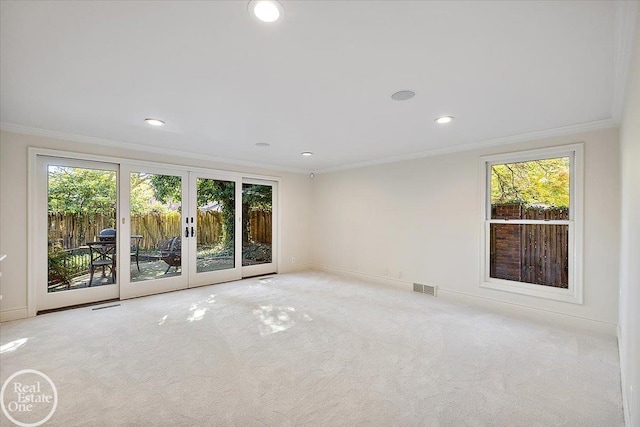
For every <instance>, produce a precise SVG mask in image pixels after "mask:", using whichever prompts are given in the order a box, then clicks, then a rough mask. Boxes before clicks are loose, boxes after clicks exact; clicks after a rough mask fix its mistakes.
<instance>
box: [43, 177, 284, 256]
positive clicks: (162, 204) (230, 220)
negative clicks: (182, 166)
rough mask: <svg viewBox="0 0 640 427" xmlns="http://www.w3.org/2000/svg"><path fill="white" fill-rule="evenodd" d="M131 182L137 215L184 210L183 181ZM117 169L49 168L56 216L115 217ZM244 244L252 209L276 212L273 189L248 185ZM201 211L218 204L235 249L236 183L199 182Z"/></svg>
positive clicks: (52, 208)
mask: <svg viewBox="0 0 640 427" xmlns="http://www.w3.org/2000/svg"><path fill="white" fill-rule="evenodd" d="M129 180H130V189H131V197H130V209H131V213H134V214H145V213H149V212H161V213H167V212H169V211H175V210H176V209H178V210H180V208H181V201H182V178H181V177H180V176H174V175H161V174H146V173H133V174H131V176H130V177H129ZM116 187H117V180H116V172H115V171H104V170H94V169H86V168H75V167H62V166H51V167H50V168H49V211H50V212H52V213H77V214H83V215H93V214H103V215H108V216H113V217H114V218H115V212H116V203H117V197H116V194H117V188H116ZM242 192H243V197H242V208H243V209H242V210H243V221H244V224H243V233H242V235H243V241H245V240H248V235H249V234H248V228H249V223H248V221H249V215H248V212H249V211H250V210H252V209H271V204H272V195H271V187H269V186H264V185H254V184H243V186H242ZM197 203H198V207H205V206H208V205H211V204H212V203H218V204H219V207H220V210H221V212H222V218H223V224H222V229H223V244H224V246H225V247H231V246H232V245H233V239H234V233H235V231H234V230H235V183H234V182H231V181H221V180H214V179H205V178H199V179H198V180H197Z"/></svg>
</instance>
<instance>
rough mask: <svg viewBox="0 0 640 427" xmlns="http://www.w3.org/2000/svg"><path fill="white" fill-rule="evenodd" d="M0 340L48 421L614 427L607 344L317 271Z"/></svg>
mask: <svg viewBox="0 0 640 427" xmlns="http://www.w3.org/2000/svg"><path fill="white" fill-rule="evenodd" d="M24 339H26V341H19V340H24ZM0 344H2V345H4V346H5V347H4V348H5V350H4V352H3V353H2V354H1V355H0V362H1V363H0V380H1V381H2V382H3V383H4V381H5V380H6V379H7V378H8V377H9V376H10V375H11V374H13V373H14V372H16V371H18V370H21V369H27V368H31V369H37V370H39V371H42V372H43V373H45V374H47V375H48V376H49V377H50V378H51V379H52V380H53V382H54V383H55V385H56V387H57V389H58V395H59V403H58V407H57V410H56V412H55V414H54V415H53V417H52V418H51V420H50V421H49V423H48V425H57V426H79V425H95V426H100V425H129V426H137V425H140V426H141V425H166V426H209V425H212V426H213V425H216V426H217V425H237V426H259V425H266V426H289V425H310V426H355V425H361V426H389V425H398V426H488V425H491V426H528V427H531V426H557V425H563V426H621V425H623V418H622V409H621V405H622V404H621V392H620V371H619V362H618V352H617V345H616V340H615V338H614V337H609V336H604V335H599V334H595V333H588V332H583V331H576V330H573V329H569V328H566V327H563V326H561V325H559V326H557V327H555V326H550V325H545V324H539V323H534V322H532V321H528V320H521V319H517V318H512V317H508V316H503V315H499V314H494V313H491V312H488V311H483V310H482V309H478V308H469V307H463V306H458V305H454V304H450V303H447V302H444V301H442V300H441V299H438V298H433V297H429V296H426V295H423V294H417V293H414V292H409V291H407V292H404V291H400V290H396V289H391V288H384V287H378V286H375V285H371V284H367V283H364V282H360V281H356V280H353V279H348V278H344V277H339V276H334V275H329V274H324V273H318V272H305V273H298V274H285V275H276V276H273V277H272V278H271V279H267V280H259V279H247V280H243V281H239V282H234V283H227V284H221V285H215V286H208V287H203V288H197V289H190V290H186V291H180V292H173V293H168V294H163V295H155V296H150V297H144V298H139V299H134V300H127V301H122V302H121V305H120V306H118V307H113V308H108V309H104V310H92V309H91V308H80V309H75V310H69V311H64V312H57V313H50V314H45V315H41V316H38V317H36V318H33V319H27V320H21V321H15V322H9V323H5V324H2V325H0ZM8 344H10V345H8ZM0 417H1V418H0V424H2V425H7V424H5V423H6V422H7V419H6V418H5V417H4V415H2V414H0Z"/></svg>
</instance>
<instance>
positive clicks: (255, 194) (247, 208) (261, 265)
mask: <svg viewBox="0 0 640 427" xmlns="http://www.w3.org/2000/svg"><path fill="white" fill-rule="evenodd" d="M276 186H277V183H276V182H274V181H265V180H257V179H246V178H245V179H243V181H242V216H241V217H242V222H241V223H242V277H251V276H259V275H263V274H270V273H275V272H276V253H277V251H276V250H275V249H276V248H275V244H276V242H277V241H276V240H275V239H274V238H273V237H274V236H275V221H274V219H275V218H276V214H277V206H278V204H277V187H276Z"/></svg>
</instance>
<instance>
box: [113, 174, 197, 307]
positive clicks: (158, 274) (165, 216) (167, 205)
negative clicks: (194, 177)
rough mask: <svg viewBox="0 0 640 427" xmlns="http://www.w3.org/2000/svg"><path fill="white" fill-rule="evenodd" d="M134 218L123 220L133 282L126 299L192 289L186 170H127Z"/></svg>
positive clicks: (126, 287) (123, 239) (126, 259)
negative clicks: (189, 286) (187, 245)
mask: <svg viewBox="0 0 640 427" xmlns="http://www.w3.org/2000/svg"><path fill="white" fill-rule="evenodd" d="M127 177H128V180H127V181H128V182H127V188H126V192H127V194H128V198H127V200H126V205H127V210H128V218H127V217H124V218H123V226H122V227H121V228H122V232H123V233H124V234H123V236H121V237H120V245H121V247H123V248H126V249H127V254H128V256H124V255H123V258H124V259H123V260H122V264H123V269H124V268H125V266H126V273H127V275H128V277H127V280H126V281H125V283H123V285H124V286H123V289H122V294H123V297H124V298H128V297H132V296H140V295H147V294H153V293H159V292H166V291H170V290H176V289H182V288H185V287H187V280H188V277H187V276H188V275H187V274H186V271H185V270H184V269H183V267H184V266H185V265H186V264H185V262H186V260H185V252H186V250H185V249H183V246H184V245H183V243H184V240H185V239H186V233H187V232H188V227H189V224H188V217H187V216H186V215H184V209H185V203H184V201H185V200H186V197H185V194H186V184H187V183H186V181H187V176H186V173H184V172H180V171H161V170H144V171H142V170H137V169H135V168H127Z"/></svg>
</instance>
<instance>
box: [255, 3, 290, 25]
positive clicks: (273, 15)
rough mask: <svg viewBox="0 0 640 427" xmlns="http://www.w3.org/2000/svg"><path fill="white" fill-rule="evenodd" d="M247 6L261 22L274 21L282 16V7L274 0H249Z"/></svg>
mask: <svg viewBox="0 0 640 427" xmlns="http://www.w3.org/2000/svg"><path fill="white" fill-rule="evenodd" d="M247 8H248V9H249V14H251V15H252V16H255V17H256V18H258V19H259V20H260V21H262V22H267V23H271V22H276V21H277V20H279V19H280V18H281V17H282V16H284V8H283V7H282V5H281V4H280V3H278V2H277V1H276V0H251V1H250V2H249V5H248V6H247Z"/></svg>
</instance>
